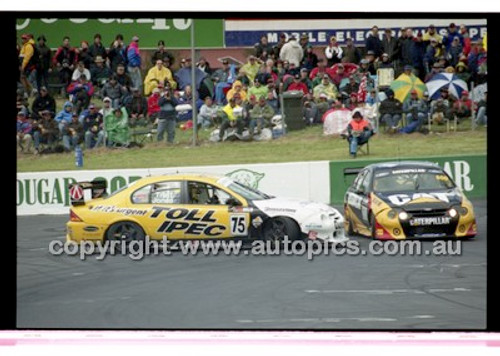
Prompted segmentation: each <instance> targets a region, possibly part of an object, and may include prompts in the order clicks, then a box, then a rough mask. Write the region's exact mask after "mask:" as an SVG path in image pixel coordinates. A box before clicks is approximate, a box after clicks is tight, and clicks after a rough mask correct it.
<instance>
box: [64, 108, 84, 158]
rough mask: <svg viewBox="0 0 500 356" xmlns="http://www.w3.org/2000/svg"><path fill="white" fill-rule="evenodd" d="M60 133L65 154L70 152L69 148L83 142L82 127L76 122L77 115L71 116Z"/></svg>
mask: <svg viewBox="0 0 500 356" xmlns="http://www.w3.org/2000/svg"><path fill="white" fill-rule="evenodd" d="M61 133H62V139H63V146H64V150H65V151H66V152H69V151H71V148H75V147H76V146H77V145H78V144H80V143H81V142H82V141H83V135H84V131H83V125H82V124H81V122H80V121H79V120H78V114H77V113H73V115H72V116H71V122H70V123H69V124H64V125H63V128H62V130H61Z"/></svg>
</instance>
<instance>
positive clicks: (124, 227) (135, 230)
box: [106, 221, 146, 252]
mask: <svg viewBox="0 0 500 356" xmlns="http://www.w3.org/2000/svg"><path fill="white" fill-rule="evenodd" d="M145 237H146V234H145V233H144V230H143V229H142V228H141V227H140V226H139V225H138V224H136V223H134V222H132V221H119V222H117V223H114V224H113V225H111V226H110V227H109V229H108V231H107V232H106V240H108V241H110V242H111V243H112V244H114V246H115V247H114V248H115V251H117V252H126V251H127V250H128V246H129V244H130V242H132V241H144V239H145Z"/></svg>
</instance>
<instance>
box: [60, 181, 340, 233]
mask: <svg viewBox="0 0 500 356" xmlns="http://www.w3.org/2000/svg"><path fill="white" fill-rule="evenodd" d="M87 190H90V191H91V194H90V195H91V198H92V199H91V200H88V201H87V202H86V201H85V200H86V199H85V198H86V196H85V193H86V191H87ZM69 193H70V197H71V204H72V207H71V208H70V221H69V222H68V223H67V235H66V239H67V240H68V241H74V242H79V241H82V240H93V241H105V240H111V241H113V240H114V241H116V240H119V241H132V240H144V238H145V236H146V235H147V236H149V238H150V239H157V240H161V239H163V238H164V237H167V238H168V239H169V240H182V239H221V238H222V239H224V238H246V239H248V238H250V239H252V238H254V239H261V238H263V239H271V240H281V239H283V238H284V236H285V235H286V236H288V239H290V240H296V239H300V238H304V237H310V238H314V239H316V238H317V239H322V240H326V241H335V242H337V241H344V240H346V237H345V236H344V227H343V224H344V221H343V217H342V215H341V214H340V212H339V211H337V210H336V209H334V208H332V207H330V206H328V205H326V204H320V203H314V202H307V201H300V200H296V199H286V198H277V197H273V196H269V195H267V194H264V193H262V192H260V191H257V190H255V189H252V188H250V187H247V186H245V185H243V184H241V183H238V182H236V181H234V180H232V179H231V178H229V177H217V176H209V175H197V174H176V175H165V176H156V177H145V178H141V179H139V180H137V181H135V182H133V183H132V184H130V185H129V186H127V187H124V188H123V189H121V190H119V191H117V192H114V193H113V194H111V195H109V196H106V184H105V182H104V181H92V182H79V183H74V184H71V185H70V186H69Z"/></svg>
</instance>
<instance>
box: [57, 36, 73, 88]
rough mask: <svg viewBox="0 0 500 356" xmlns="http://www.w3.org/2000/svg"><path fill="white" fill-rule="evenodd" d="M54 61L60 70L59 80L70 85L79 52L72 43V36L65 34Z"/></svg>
mask: <svg viewBox="0 0 500 356" xmlns="http://www.w3.org/2000/svg"><path fill="white" fill-rule="evenodd" d="M52 63H53V64H54V67H56V68H57V70H58V72H59V80H60V82H61V83H62V84H66V85H69V83H70V82H71V76H72V74H73V71H74V70H75V67H76V64H77V63H78V54H77V52H76V50H75V49H74V48H73V47H71V45H70V38H69V37H68V36H65V37H64V38H63V43H62V45H61V46H60V47H59V48H58V49H57V51H56V53H55V54H54V57H52Z"/></svg>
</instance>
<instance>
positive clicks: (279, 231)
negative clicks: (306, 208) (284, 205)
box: [264, 217, 301, 241]
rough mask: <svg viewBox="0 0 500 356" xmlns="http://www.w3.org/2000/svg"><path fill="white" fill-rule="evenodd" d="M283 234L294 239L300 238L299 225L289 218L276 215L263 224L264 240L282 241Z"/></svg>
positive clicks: (289, 238) (291, 239)
mask: <svg viewBox="0 0 500 356" xmlns="http://www.w3.org/2000/svg"><path fill="white" fill-rule="evenodd" d="M285 236H288V240H290V241H294V240H298V239H300V238H301V233H300V229H299V226H298V225H297V223H296V222H295V221H293V220H292V219H290V218H284V217H277V218H273V219H270V220H268V221H267V223H266V224H265V225H264V240H271V241H283V240H284V239H285Z"/></svg>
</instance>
